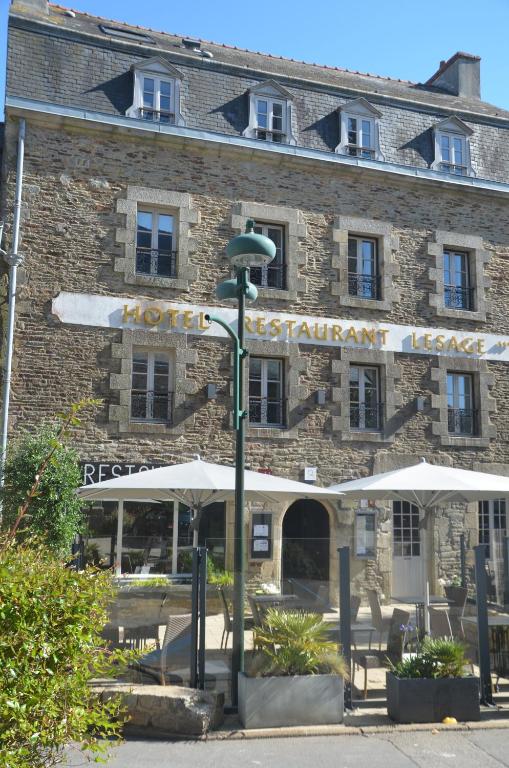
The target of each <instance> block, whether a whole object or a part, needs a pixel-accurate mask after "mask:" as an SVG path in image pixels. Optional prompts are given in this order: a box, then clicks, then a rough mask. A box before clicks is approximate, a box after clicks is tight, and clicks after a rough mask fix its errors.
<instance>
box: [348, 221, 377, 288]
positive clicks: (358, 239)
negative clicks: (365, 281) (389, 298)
mask: <svg viewBox="0 0 509 768" xmlns="http://www.w3.org/2000/svg"><path fill="white" fill-rule="evenodd" d="M351 242H355V244H356V251H357V253H356V257H355V258H356V271H355V272H351V271H350V259H352V258H353V257H352V256H351V255H350V243H351ZM363 243H370V244H371V245H372V246H373V258H372V259H370V261H371V262H372V264H373V270H372V272H371V273H370V274H368V273H367V272H365V271H364V263H365V259H364V256H363V252H362V251H363ZM378 245H379V244H378V240H377V238H376V237H363V236H362V235H350V234H349V235H348V257H347V258H348V294H349V296H356V297H357V298H361V299H367V300H368V301H380V300H381V298H382V297H381V295H380V294H381V278H380V265H379V258H378ZM350 276H355V277H356V278H357V277H360V278H372V280H373V281H374V291H373V293H374V295H371V296H370V295H367V294H366V293H365V292H364V288H363V285H362V280H361V281H360V284H359V282H357V290H356V291H355V293H354V292H352V290H351V285H352V283H351V281H350ZM371 284H372V285H373V283H371Z"/></svg>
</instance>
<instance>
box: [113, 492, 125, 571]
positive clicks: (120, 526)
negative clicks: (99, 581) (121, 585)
mask: <svg viewBox="0 0 509 768" xmlns="http://www.w3.org/2000/svg"><path fill="white" fill-rule="evenodd" d="M123 534H124V502H123V501H118V502H117V556H116V559H115V576H121V575H122V537H123Z"/></svg>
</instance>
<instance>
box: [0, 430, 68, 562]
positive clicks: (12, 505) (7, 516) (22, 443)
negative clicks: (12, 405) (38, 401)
mask: <svg viewBox="0 0 509 768" xmlns="http://www.w3.org/2000/svg"><path fill="white" fill-rule="evenodd" d="M58 431H59V425H58V424H57V423H55V424H46V425H43V426H42V427H40V428H39V430H38V431H37V432H35V433H33V434H31V433H28V432H23V433H21V434H20V435H19V436H18V438H17V439H16V440H15V441H14V442H13V444H12V446H9V450H8V452H7V457H6V462H5V485H4V488H3V489H2V492H1V496H0V498H1V501H2V510H3V520H2V525H3V527H4V528H11V527H12V526H13V525H14V522H15V520H16V518H17V515H18V512H19V509H20V507H21V505H22V504H23V502H25V500H26V498H27V494H28V493H29V491H30V488H31V487H32V484H33V483H34V478H35V477H36V475H37V474H38V470H39V467H40V466H41V464H42V463H43V461H44V459H45V458H46V456H47V455H48V453H49V451H50V450H51V447H52V446H54V452H53V455H52V458H51V461H50V462H49V463H48V465H47V467H46V468H45V470H44V473H43V474H42V475H41V478H40V483H39V486H38V488H37V493H36V494H34V496H33V498H32V500H31V503H30V512H29V513H27V515H26V517H25V519H24V520H23V522H22V524H21V526H20V528H19V532H20V531H21V530H22V529H24V530H27V528H28V527H29V529H30V532H31V533H37V534H39V535H40V536H42V537H43V538H44V540H45V541H46V543H47V545H48V546H49V547H51V548H52V549H53V550H54V551H55V552H56V553H57V554H60V555H66V554H68V553H69V552H70V551H71V544H72V541H73V538H74V536H75V534H76V533H78V532H79V531H80V530H81V528H82V525H83V515H82V511H81V510H82V504H83V502H82V501H81V500H80V499H79V498H78V496H76V488H79V486H80V485H81V484H82V478H81V471H80V465H79V458H78V454H77V452H76V451H75V450H74V449H72V448H70V447H69V446H67V445H64V444H63V443H62V442H59V443H58V444H57V445H55V442H56V439H57V435H58Z"/></svg>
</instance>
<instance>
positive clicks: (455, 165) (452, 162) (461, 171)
mask: <svg viewBox="0 0 509 768" xmlns="http://www.w3.org/2000/svg"><path fill="white" fill-rule="evenodd" d="M437 140H438V146H439V152H440V170H441V171H445V173H453V174H455V175H456V176H466V175H467V171H468V165H467V140H466V138H465V136H462V135H461V134H460V133H451V132H449V131H438V132H437ZM444 141H446V142H447V143H448V145H449V146H448V150H447V151H448V153H449V159H447V160H446V159H444V147H443V146H442V145H443V142H444ZM455 142H459V144H460V154H461V157H460V158H458V156H457V155H458V150H457V147H456V145H455Z"/></svg>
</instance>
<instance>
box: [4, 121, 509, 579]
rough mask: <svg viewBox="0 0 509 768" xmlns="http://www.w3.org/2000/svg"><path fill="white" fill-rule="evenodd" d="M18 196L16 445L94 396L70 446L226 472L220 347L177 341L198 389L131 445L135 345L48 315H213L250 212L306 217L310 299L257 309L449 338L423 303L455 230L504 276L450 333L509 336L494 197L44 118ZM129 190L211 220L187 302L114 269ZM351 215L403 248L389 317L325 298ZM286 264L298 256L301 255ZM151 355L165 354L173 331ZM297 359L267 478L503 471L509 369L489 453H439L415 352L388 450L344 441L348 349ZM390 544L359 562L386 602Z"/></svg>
mask: <svg viewBox="0 0 509 768" xmlns="http://www.w3.org/2000/svg"><path fill="white" fill-rule="evenodd" d="M15 137H16V124H15V122H14V121H12V120H9V121H8V124H7V145H6V152H5V162H6V166H5V171H6V181H7V183H6V200H7V203H6V220H7V222H8V225H9V226H8V231H7V239H9V238H10V225H11V223H12V222H11V212H12V198H13V190H14V181H15V172H14V167H15V165H14V164H15V151H14V147H15ZM24 183H25V188H24V201H25V204H24V216H23V224H22V230H21V237H22V242H21V248H20V250H21V251H22V252H23V254H24V255H25V260H24V263H23V267H22V268H21V270H20V272H21V274H20V290H19V298H18V305H17V324H16V335H15V359H14V369H13V390H12V404H11V422H10V424H11V434H12V435H14V434H15V433H16V431H17V430H19V429H21V428H25V427H28V428H32V427H33V426H34V425H35V424H36V423H38V422H39V421H40V420H41V419H43V418H46V417H50V416H52V415H53V414H54V413H55V412H56V411H58V410H60V409H61V408H63V407H65V405H66V404H69V403H71V402H73V401H76V400H78V399H80V398H82V397H87V396H94V397H100V398H102V399H103V404H102V405H101V406H100V407H99V408H98V409H97V411H96V412H95V413H94V414H92V415H89V416H87V417H86V419H85V424H84V429H83V430H82V431H80V432H79V433H78V434H77V436H76V443H77V447H78V449H79V451H80V454H81V456H82V458H83V459H89V460H100V459H102V460H104V461H108V460H110V461H111V460H117V461H126V462H129V461H130V462H144V461H151V462H161V463H164V462H165V460H167V455H168V454H169V453H171V454H172V455H175V454H176V455H182V456H188V455H189V454H190V453H200V454H201V455H202V456H203V457H204V458H206V459H207V460H210V461H217V462H224V463H230V462H232V460H233V456H234V445H233V433H232V431H231V427H230V417H229V409H230V404H231V401H230V390H229V379H230V376H231V355H230V347H229V344H228V343H227V342H226V341H222V340H217V339H216V340H214V339H210V338H209V339H204V338H198V337H193V336H188V337H185V336H183V337H181V338H182V344H183V345H184V350H186V351H187V352H186V355H187V356H186V355H184V358H185V360H184V358H182V359H183V360H184V364H185V378H186V382H187V383H186V388H185V391H184V394H183V398H182V403H181V410H180V414H181V416H180V423H179V427H180V429H179V430H172V429H163V430H162V431H159V432H157V433H152V432H149V431H147V432H146V433H144V432H140V431H139V430H138V431H136V432H130V431H129V430H127V431H122V432H119V428H118V421H115V420H111V419H110V407H111V406H115V405H118V404H119V397H120V394H119V391H118V390H115V389H113V388H112V387H111V377H112V375H115V374H118V375H120V374H121V373H122V360H121V359H120V358H119V357H118V356H115V355H114V354H113V350H114V349H115V348H116V349H118V348H120V349H121V348H122V346H121V345H123V344H124V343H125V337H126V334H127V332H126V331H122V330H115V329H104V328H93V327H84V326H78V325H75V326H73V325H66V324H60V323H59V322H58V321H56V320H55V318H54V317H53V316H52V315H51V311H50V310H51V300H52V299H53V298H54V297H55V296H56V295H58V293H59V292H60V291H71V292H73V291H74V292H84V293H93V294H101V295H121V296H125V297H126V298H136V297H147V298H151V299H154V300H156V299H165V300H171V301H177V302H178V301H188V302H189V301H192V302H193V303H203V304H208V305H210V306H213V305H215V304H216V303H217V302H216V300H215V293H214V290H215V286H216V283H217V282H219V281H220V280H223V279H225V278H226V277H228V276H229V269H228V266H227V264H226V260H225V258H224V255H223V254H224V248H225V245H226V243H227V242H228V240H229V239H230V238H231V237H232V236H233V235H234V234H235V231H234V230H233V229H232V215H233V214H234V213H235V211H236V210H238V209H237V207H236V206H238V203H239V202H243V201H245V202H257V203H261V204H264V205H277V206H283V207H285V208H291V209H295V210H296V211H299V212H300V214H299V215H300V216H301V218H302V221H303V222H304V223H305V226H306V236H305V238H301V239H300V241H299V265H298V277H299V278H301V279H303V280H305V284H306V291H305V292H298V293H297V294H295V295H294V296H292V297H289V298H287V299H286V298H285V299H282V298H275V299H271V298H270V297H269V296H268V295H264V296H263V297H262V298H260V300H259V301H258V303H257V305H256V306H257V308H259V310H260V311H262V310H273V311H282V312H297V313H302V314H305V313H307V314H314V315H318V316H329V317H341V318H345V319H348V318H352V319H363V320H365V321H366V322H367V323H368V322H369V323H371V324H372V323H375V322H377V321H383V322H391V323H403V324H409V323H410V324H416V325H424V326H426V325H430V326H433V325H435V326H436V325H437V324H439V325H443V321H440V322H439V321H438V320H437V318H436V317H435V314H434V311H433V308H432V307H430V304H429V301H428V294H429V292H431V291H433V290H434V286H433V284H432V283H431V282H430V280H429V269H430V268H431V267H432V266H433V263H432V262H433V257H432V256H431V255H430V254H429V253H428V244H429V242H430V241H432V240H433V238H434V233H435V232H436V231H437V230H445V231H453V232H458V233H462V234H466V235H475V236H477V237H480V238H482V241H483V244H484V248H485V250H486V251H487V252H488V253H489V259H488V260H487V263H486V265H485V272H486V276H487V277H491V278H492V285H491V287H489V288H487V289H486V294H487V295H486V300H487V314H486V320H485V321H482V320H480V319H479V318H476V319H474V320H470V321H469V320H467V319H464V318H461V319H455V318H448V319H447V326H448V327H449V328H450V329H452V330H458V331H459V330H463V331H465V332H466V331H468V332H469V333H475V332H476V331H482V332H485V331H492V332H496V333H509V315H508V313H507V311H506V307H507V299H508V295H509V278H507V269H506V264H507V260H508V258H509V240H508V236H507V227H506V221H507V214H508V205H507V202H506V201H505V200H503V199H502V198H499V197H488V196H486V195H481V194H477V193H476V192H475V191H474V190H464V191H463V192H461V193H459V192H455V191H454V190H449V189H444V188H442V187H440V186H436V185H433V184H431V183H427V182H424V181H419V182H416V183H411V182H405V181H402V180H401V181H397V180H396V179H392V180H389V179H388V178H385V179H384V181H383V183H382V182H380V180H379V179H378V178H377V176H376V175H374V174H371V175H370V174H364V175H363V176H360V175H358V174H356V173H355V171H350V170H348V169H344V168H335V169H333V170H331V169H326V170H324V169H323V167H321V166H319V165H314V166H309V167H306V166H305V165H298V164H296V163H294V164H290V163H288V164H286V163H283V164H279V163H278V164H271V163H270V162H264V163H262V162H255V160H252V159H248V158H247V157H245V156H244V155H239V154H232V155H231V156H222V157H218V156H217V154H216V153H215V152H212V151H209V152H205V151H203V152H201V151H198V150H191V149H190V148H189V147H184V146H182V145H175V144H173V143H171V142H169V143H163V142H154V143H150V144H147V143H146V142H143V141H140V140H137V139H135V138H132V137H129V136H127V135H122V136H117V137H115V136H108V135H105V134H104V133H96V134H94V133H92V132H85V131H84V130H83V131H81V130H78V129H70V128H59V129H57V130H54V129H53V128H51V127H49V126H43V125H39V124H36V123H35V122H33V121H32V120H30V121H29V122H28V125H27V139H26V164H25V179H24ZM129 185H136V186H138V187H145V188H152V189H155V190H166V191H170V192H178V193H185V194H188V195H190V197H191V201H192V207H193V209H194V210H196V211H197V212H198V213H199V222H200V223H199V224H197V225H196V226H194V227H193V235H192V237H193V240H194V243H193V248H192V249H190V252H189V255H188V258H189V263H190V265H191V267H192V272H191V273H190V275H191V276H190V279H189V287H188V289H187V290H186V289H181V288H180V289H172V287H171V281H168V287H167V288H165V287H161V285H154V286H153V287H152V286H150V285H133V284H131V283H127V282H125V279H124V273H123V272H119V271H116V270H115V261H116V260H118V259H122V258H123V257H124V253H125V251H124V247H125V246H124V243H123V242H118V241H117V239H116V233H117V231H118V230H119V229H122V228H125V226H126V216H125V214H122V213H119V212H118V211H119V208H118V201H119V200H125V199H126V198H127V188H128V186H129ZM343 215H344V216H357V217H358V216H359V215H361V216H362V217H363V218H366V219H373V220H380V221H383V222H387V221H388V222H390V223H391V224H392V227H393V232H394V234H395V236H397V237H398V238H399V247H398V249H397V250H396V252H395V253H394V259H395V260H396V261H397V264H398V267H399V269H398V270H397V271H395V273H394V276H393V280H394V284H395V288H396V289H397V291H399V294H400V301H399V302H393V304H392V306H391V308H390V310H389V311H384V312H383V313H380V311H379V310H378V311H377V310H376V309H373V308H372V307H371V306H366V307H365V308H359V307H347V306H342V305H340V304H339V302H338V298H337V296H335V295H333V292H332V291H331V283H337V281H338V269H337V268H336V267H334V266H333V264H334V263H335V262H334V259H335V258H336V253H337V251H336V247H335V243H334V240H333V229H334V222H335V220H337V217H338V216H343ZM4 247H5V246H4ZM302 253H304V255H305V259H302ZM288 258H289V259H290V260H291V259H292V258H293V254H292V253H291V252H290V253H289V254H288ZM300 262H302V263H300ZM157 344H158V346H161V345H162V346H164V344H165V342H164V336H163V335H162V334H160V335H159V336H158V337H157ZM119 345H120V347H119ZM187 353H188V354H187ZM298 353H299V355H300V358H301V361H300V363H299V372H298V375H297V377H296V380H297V383H298V388H299V390H298V391H299V392H300V395H299V400H298V403H297V407H296V409H295V423H294V428H293V429H292V430H288V431H285V432H284V433H281V434H277V435H275V434H274V430H271V431H270V435H269V434H267V436H265V435H264V434H263V432H262V431H261V430H259V429H257V430H252V429H249V430H248V435H247V446H246V450H247V463H248V464H249V466H250V467H251V468H253V469H257V468H263V467H270V468H271V469H272V471H273V472H274V473H275V474H282V475H285V476H289V477H293V478H295V479H302V474H301V473H302V470H303V468H304V467H305V466H317V467H318V481H319V483H320V484H322V485H328V484H329V483H333V482H340V481H341V480H345V479H349V478H352V477H356V476H359V475H361V474H368V473H371V472H372V471H373V470H374V469H375V467H376V465H377V461H378V459H377V457H379V456H381V455H384V456H385V455H387V456H391V457H392V458H393V460H394V462H396V463H398V462H399V461H402V462H403V461H405V460H407V459H408V457H409V456H410V457H414V458H415V457H416V456H420V455H424V456H429V457H432V458H433V459H440V460H448V461H450V462H451V463H454V464H455V465H458V466H462V467H465V468H473V466H474V464H480V465H483V464H484V463H486V462H499V463H500V464H502V465H509V443H508V442H507V440H506V437H507V429H508V428H507V419H506V416H505V414H506V412H507V410H506V409H507V406H508V403H509V379H508V377H507V365H506V364H503V363H496V362H489V363H488V364H487V370H488V372H489V374H490V379H489V382H490V385H489V396H490V397H492V398H494V405H493V408H492V409H491V410H490V411H489V412H488V411H486V414H485V418H486V419H488V420H489V426H490V429H491V432H490V434H491V436H490V437H489V439H488V440H487V441H486V444H483V445H480V444H475V443H473V444H471V445H468V446H461V447H455V446H454V445H448V446H444V445H442V443H441V439H440V435H438V434H435V432H434V431H433V424H434V423H436V422H437V420H438V418H439V409H438V408H437V407H436V405H434V403H433V400H432V398H433V397H434V396H435V397H438V396H440V395H441V394H442V395H443V392H442V393H441V392H440V391H439V388H438V387H439V382H438V381H437V380H436V378H434V377H433V370H434V369H435V368H436V367H437V360H436V358H434V357H431V356H419V355H405V354H396V355H394V362H395V364H396V365H397V366H398V367H399V370H400V375H399V378H397V379H395V385H394V386H395V388H396V390H397V393H398V400H397V402H398V403H399V404H398V405H397V407H396V410H395V413H394V417H393V420H392V422H393V425H394V429H393V432H392V434H391V441H390V442H389V441H382V442H381V443H372V442H367V441H363V440H362V439H361V440H358V441H355V442H351V441H348V442H344V441H342V439H341V436H340V433H338V432H337V431H335V430H334V429H333V424H334V422H333V420H334V418H335V417H336V416H337V414H338V408H339V403H338V401H337V399H335V400H334V401H333V399H332V390H333V388H336V389H338V388H339V391H340V395H339V397H340V401H341V398H346V397H347V396H348V393H347V391H346V390H345V388H344V387H343V389H342V390H341V381H340V374H339V373H337V372H334V371H335V370H336V371H337V367H336V368H335V366H334V363H335V361H338V360H340V359H341V351H340V350H339V349H335V348H331V347H321V346H313V345H311V344H309V345H308V344H307V345H301V346H300V347H299V349H298ZM209 382H211V383H215V384H217V397H216V399H214V400H209V399H207V397H206V385H207V384H208V383H209ZM128 385H129V383H128V382H127V384H126V386H128ZM177 385H178V382H177ZM318 389H324V390H325V391H326V402H325V405H317V404H316V397H315V393H316V390H318ZM296 391H297V390H296ZM418 395H419V396H423V397H424V402H425V407H424V410H423V411H420V412H417V411H416V408H415V398H416V396H418ZM395 402H396V401H395ZM349 514H350V513H349ZM451 515H452V513H451ZM456 515H457V513H456V512H455V513H454V514H453V515H452V516H451V517H450V519H448V521H447V522H446V523H445V522H444V524H443V526H442V524H440V525H441V526H442V527H440V531H441V535H442V534H443V537H444V538H445V540H448V541H449V540H450V539H451V536H452V534H453V533H454V531H455V530H456V528H457V527H458V526H459V525H460V517H457V516H456ZM330 517H331V522H332V529H333V530H334V531H336V529H337V534H338V535H337V541H336V542H335V543H336V545H338V546H339V545H340V544H342V543H349V540H351V525H350V523H349V524H348V525H344V524H343V523H341V524H340V525H338V524H337V520H334V512H333V510H332V511H330ZM347 519H348V520H350V519H351V518H347ZM281 520H282V515H281V517H280V518H279V519H278V521H276V522H277V525H276V529H275V531H274V533H275V535H277V533H278V530H277V529H278V528H279V530H280V525H281ZM349 531H350V532H349ZM389 534H390V530H389V526H388V524H387V522H383V521H382V525H381V528H380V535H379V545H380V554H379V558H378V561H377V563H373V562H368V563H365V562H364V561H359V562H358V563H356V566H355V569H354V570H355V573H354V577H355V578H356V579H360V578H361V575H362V572H363V571H365V573H366V577H367V578H368V579H369V580H370V581H371V582H372V583H377V584H382V583H383V584H384V588H385V590H386V591H388V590H389V589H390V586H388V580H389V577H390V535H389ZM347 540H348V541H347ZM442 555H443V559H444V563H445V562H446V563H447V564H449V563H452V561H453V560H454V559H455V557H456V555H453V554H451V552H450V551H449V550H448V549H447V548H446V549H444V550H443V552H442ZM451 558H452V559H451ZM444 567H445V566H444ZM448 567H449V565H447V568H448ZM264 568H265V574H264V575H265V576H270V575H277V565H273V566H272V574H270V573H268V572H267V570H270V569H267V567H266V566H264ZM331 572H332V570H331ZM334 572H335V569H334Z"/></svg>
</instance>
